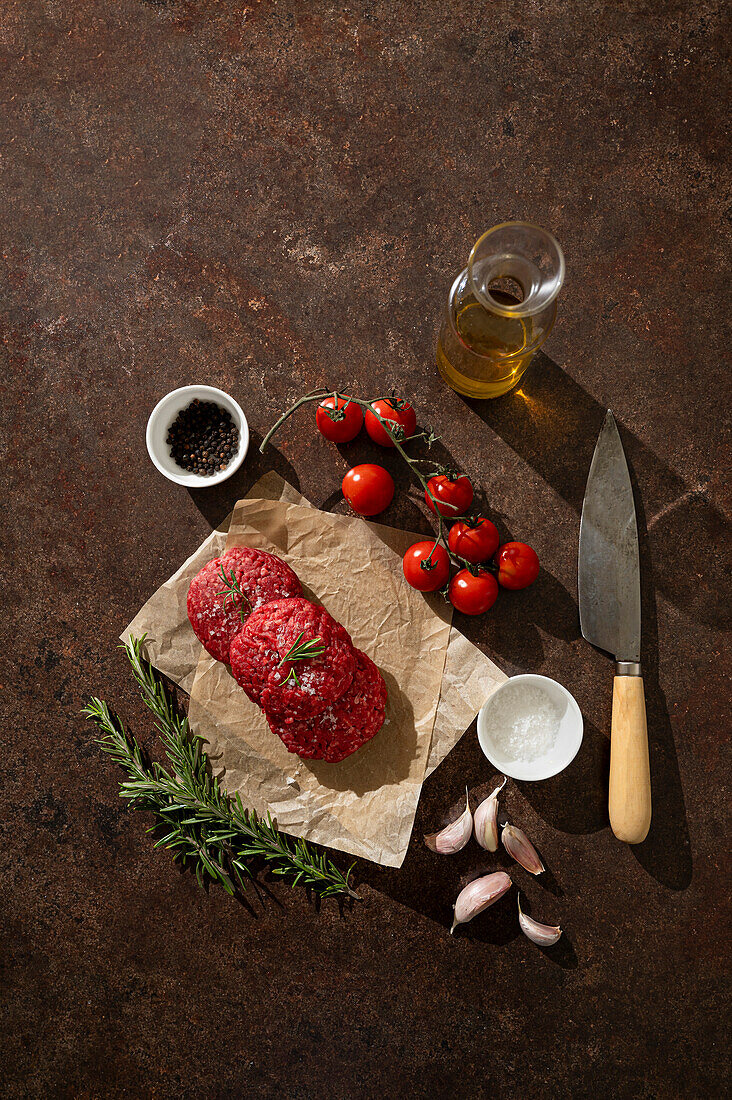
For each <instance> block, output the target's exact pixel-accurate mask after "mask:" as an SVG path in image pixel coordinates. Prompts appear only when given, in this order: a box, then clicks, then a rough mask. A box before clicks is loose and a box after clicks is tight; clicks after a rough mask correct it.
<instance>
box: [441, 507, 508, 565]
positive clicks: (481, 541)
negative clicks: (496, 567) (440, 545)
mask: <svg viewBox="0 0 732 1100" xmlns="http://www.w3.org/2000/svg"><path fill="white" fill-rule="evenodd" d="M500 541H501V540H500V538H499V536H498V530H497V528H496V525H495V524H494V523H491V521H490V520H489V519H483V518H481V519H478V520H477V522H476V521H474V520H459V521H458V522H457V523H453V525H452V527H451V528H450V534H449V536H448V539H447V544H448V546H449V547H450V549H451V550H452V552H453V554H455V555H456V556H457V557H458V558H465V560H466V561H470V562H473V563H474V564H477V563H478V562H481V561H486V560H487V559H488V558H492V557H493V555H494V554H495V552H496V550H497V549H498V543H499V542H500Z"/></svg>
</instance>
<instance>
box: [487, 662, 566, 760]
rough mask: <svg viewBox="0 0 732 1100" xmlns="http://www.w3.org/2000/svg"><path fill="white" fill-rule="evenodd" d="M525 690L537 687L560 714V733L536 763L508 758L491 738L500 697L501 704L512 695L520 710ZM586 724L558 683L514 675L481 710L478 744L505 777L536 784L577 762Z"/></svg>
mask: <svg viewBox="0 0 732 1100" xmlns="http://www.w3.org/2000/svg"><path fill="white" fill-rule="evenodd" d="M526 687H533V688H538V689H539V691H542V692H544V693H545V694H546V696H547V697H548V698H549V699H550V700H551V701H552V702H553V703H554V704H555V706H556V707H557V708H558V710H559V715H560V718H559V731H558V733H557V736H556V739H555V741H554V744H553V746H552V748H551V749H550V750H549V751H548V752H546V753H544V754H543V755H542V756H537V757H536V759H535V760H516V759H511V758H509V757H508V756H506V755H505V750H502V748H501V747H499V746H498V745H497V744H496V742H495V740H494V738H493V736H492V733H493V729H492V722H491V711H494V708H495V706H496V701H497V700H498V699H499V698H501V700H502V703H505V702H506V700H507V699H508V700H510V699H511V698H512V697H513V696H515V698H516V703H517V710H518V708H519V704H520V698H521V693H522V691H523V689H524V688H526ZM494 713H495V711H494ZM583 725H584V723H583V721H582V712H581V711H580V709H579V707H578V706H577V703H576V701H575V700H574V698H573V697H572V696H571V695H570V694H569V692H568V691H567V689H566V688H564V687H562V685H561V684H558V683H557V681H556V680H550V679H549V677H548V676H535V675H533V674H528V675H526V676H512V677H511V679H510V680H506V682H505V684H501V686H500V687H499V688H497V689H496V690H495V691H494V692H493V694H492V695H490V696H489V697H488V698H487V699H486V701H485V703H483V706H482V707H481V708H480V712H479V714H478V741H479V742H480V747H481V749H482V750H483V753H484V754H485V756H486V757H487V758H488V760H490V762H491V764H493V766H494V767H495V768H497V769H498V771H500V772H502V774H503V775H509V776H510V777H511V778H512V779H524V780H533V781H537V780H540V779H549V778H550V777H551V776H552V775H557V774H558V773H559V772H561V771H564V769H565V768H566V767H567V765H568V764H570V763H571V762H572V761H573V760H574V758H575V756H576V755H577V753H578V752H579V747H580V745H581V744H582V729H583Z"/></svg>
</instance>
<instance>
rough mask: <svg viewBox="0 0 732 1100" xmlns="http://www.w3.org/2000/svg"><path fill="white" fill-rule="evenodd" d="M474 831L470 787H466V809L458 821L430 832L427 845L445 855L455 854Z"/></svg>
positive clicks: (425, 839) (425, 840)
mask: <svg viewBox="0 0 732 1100" xmlns="http://www.w3.org/2000/svg"><path fill="white" fill-rule="evenodd" d="M472 831H473V815H472V814H471V812H470V803H469V801H468V788H467V787H466V788H465V809H464V810H463V812H462V813H461V815H460V817H459V818H458V819H457V821H453V823H452V824H451V825H446V826H445V828H444V829H442V830H441V831H440V832H439V833H430V835H429V836H426V837H425V838H424V842H425V844H426V845H427V847H428V848H429V849H430V850H431V851H433V852H439V853H440V855H443V856H451V855H454V853H455V852H459V851H460V850H461V849H462V848H464V847H465V845H466V844H467V843H468V841H469V840H470V834H471V833H472Z"/></svg>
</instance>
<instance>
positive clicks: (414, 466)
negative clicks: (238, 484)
mask: <svg viewBox="0 0 732 1100" xmlns="http://www.w3.org/2000/svg"><path fill="white" fill-rule="evenodd" d="M327 397H332V398H333V399H334V401H335V405H336V408H337V406H338V401H339V399H344V400H345V394H341V393H338V392H337V391H336V390H329V389H319V390H311V391H310V393H306V394H304V395H303V396H302V397H299V398H298V399H297V401H295V402H294V404H292V405H291V406H290V408H289V409H287V410H286V411H285V412H284V413H283V414H282V416H281V417H280V418H279V420H276V421H275V423H274V424H273V425H272V427H271V428H270V429H269V431H268V432H267V434H266V435H265V437H264V439H263V440H262V442H261V444H260V445H259V451H260V454H264V451H265V449H266V447H267V444H268V443H269V441H270V440H271V438H272V436H273V435H274V434H275V432H277V431H278V430H279V429H280V428H281V427H282V425H283V424H284V423H285V421H286V420H289V418H290V417H291V416H292V414H293V413H295V412H297V410H298V409H301V408H303V406H304V405H310V404H313V403H314V402H315V401H317V402H318V403H320V402H321V401H323V400H325V398H327ZM348 400H349V401H352V402H353V404H354V405H360V406H361V408H362V409H364V410H365V411H367V412H370V413H372V414H373V415H374V416H375V417H376V419H377V420H378V421H379V423H380V424H381V426H382V428H383V429H384V431H385V432H386V434H387V435H388V436H389V439H390V440H391V442H392V443H393V445H394V448H395V449H396V451H397V452H398V453H399V454H400V455H401V457H402V458H403V459H404V461H405V462H406V463H407V465H408V466H409V468H410V470H411V471H412V473H413V474H414V475H415V477H416V478H417V480H418V481H419V483H420V485H421V486H422V488H423V490H424V492H425V495H426V496H427V497H429V499H430V500H431V501H432V503H433V504H434V506H435V507H434V513H435V515H436V517H437V535H436V537H435V544H434V546H433V547H432V549H431V550H430V553H429V556H428V557H427V558H425V562H429V561H430V560H431V558H432V555H433V554H434V552H435V549H436V548H437V547H438V546H444V547H445V550H446V551H447V553H448V554H449V556H450V557H451V558H452V559H453V561H456V562H459V563H460V565H461V566H468V565H470V562H468V561H467V560H466V559H465V558H461V557H460V555H459V554H453V552H452V551H451V550H450V548H449V546H448V544H447V539H446V538H445V521H444V518H443V516H442V513H441V511H440V509H441V508H449V509H453V510H454V511H455V513H456V515H455V518H457V515H458V508H457V505H456V504H451V503H448V502H447V501H438V500H437V498H436V497H435V495H434V493H433V492H432V490H431V489H430V487H429V484H428V483H429V479H430V478H431V477H435V476H436V475H437V474H441V473H445V472H446V471H447V467H445V466H442V465H440V464H439V463H436V462H432V463H431V464H430V469H429V472H428V473H427V474H426V475H425V474H423V473H422V471H421V470H419V469H418V467H419V465H420V464H423V463H430V459H428V458H412V456H411V455H408V454H407V452H406V451H405V450H404V446H403V444H405V443H411V442H412V441H413V440H415V439H426V440H427V444H428V446H431V445H432V444H433V443H435V442H437V440H438V439H439V436H437V435H435V434H434V432H433V431H432V430H431V429H429V430H425V429H423V430H422V431H419V432H415V433H414V435H410V436H407V437H406V438H400V437H399V436H398V434H397V433H396V432H395V431H394V428H395V427H396V425H395V423H394V421H393V420H387V419H386V418H385V417H383V416H382V415H381V413H380V412H379V411H378V409H376V408H374V405H375V403H376V402H377V401H388V402H389V404H391V406H392V408H394V409H395V411H398V410H397V408H396V406H395V405H394V404H393V402H394V400H395V398H393V397H386V398H384V397H373V398H370V399H369V400H366V399H365V398H362V397H354V396H353V395H349V397H348ZM404 404H407V402H406V401H404V402H403V403H402V405H404ZM400 407H402V406H400ZM451 480H455V479H454V478H452V479H451ZM425 562H423V563H422V565H423V568H428V569H430V568H432V566H431V565H427V566H425Z"/></svg>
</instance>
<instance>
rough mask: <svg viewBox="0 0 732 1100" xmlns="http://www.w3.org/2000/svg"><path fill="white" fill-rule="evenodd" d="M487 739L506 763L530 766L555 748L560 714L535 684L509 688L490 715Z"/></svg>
mask: <svg viewBox="0 0 732 1100" xmlns="http://www.w3.org/2000/svg"><path fill="white" fill-rule="evenodd" d="M487 718H488V728H487V730H486V732H487V734H488V737H489V738H490V740H491V741H492V743H493V745H494V746H495V748H496V749H497V750H498V752H500V753H502V755H503V756H505V757H506V759H507V760H517V761H518V760H520V761H523V762H528V761H530V760H537V759H538V758H539V757H540V756H545V755H546V753H548V752H551V750H552V749H553V748H554V743H555V741H556V739H557V734H558V733H559V721H560V718H561V710H560V708H559V707H558V706H557V704H556V703H555V702H554V700H553V699H550V698H549V696H548V695H547V694H546V693H545V692H544V691H542V690H541V688H538V687H535V686H534V685H533V684H531V685H524V684H522V683H517V684H515V685H514V684H510V683H509V684H507V685H506V687H504V688H503V689H502V690H501V692H500V694H499V695H498V696H497V697H496V699H495V702H494V703H493V705H492V706H490V707H489V708H488V713H487Z"/></svg>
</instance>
